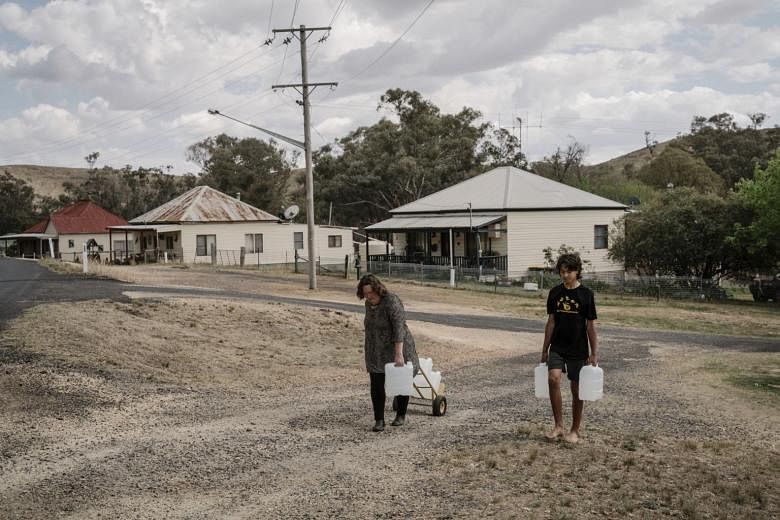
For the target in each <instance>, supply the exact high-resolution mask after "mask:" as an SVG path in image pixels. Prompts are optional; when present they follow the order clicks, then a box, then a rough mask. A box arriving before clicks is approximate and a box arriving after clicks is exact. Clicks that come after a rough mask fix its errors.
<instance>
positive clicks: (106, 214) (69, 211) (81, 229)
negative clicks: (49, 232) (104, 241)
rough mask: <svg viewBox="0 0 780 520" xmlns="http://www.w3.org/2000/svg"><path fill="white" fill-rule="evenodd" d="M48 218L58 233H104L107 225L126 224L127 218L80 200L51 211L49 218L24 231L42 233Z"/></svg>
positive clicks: (47, 223) (46, 225)
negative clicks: (54, 211)
mask: <svg viewBox="0 0 780 520" xmlns="http://www.w3.org/2000/svg"><path fill="white" fill-rule="evenodd" d="M49 220H51V221H52V222H53V223H54V228H55V229H56V230H57V233H58V234H60V235H63V234H79V233H105V232H106V228H107V227H108V226H121V225H123V224H127V220H125V219H124V218H122V217H120V216H119V215H114V214H113V213H111V212H110V211H106V210H104V209H103V208H101V207H100V206H98V205H97V204H94V203H93V202H91V201H88V200H80V201H78V202H76V203H75V204H71V205H70V206H66V207H64V208H62V209H61V210H59V211H57V212H56V213H52V215H51V217H50V218H47V219H44V220H42V221H40V222H38V223H37V224H35V225H34V226H32V227H31V228H29V229H26V230H25V231H24V232H25V233H43V232H44V231H46V228H47V227H48V225H49Z"/></svg>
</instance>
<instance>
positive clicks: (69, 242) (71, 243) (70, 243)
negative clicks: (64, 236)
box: [68, 240, 76, 249]
mask: <svg viewBox="0 0 780 520" xmlns="http://www.w3.org/2000/svg"><path fill="white" fill-rule="evenodd" d="M68 247H69V248H70V249H73V248H74V247H76V244H75V243H74V241H73V240H68Z"/></svg>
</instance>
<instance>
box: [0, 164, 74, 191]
mask: <svg viewBox="0 0 780 520" xmlns="http://www.w3.org/2000/svg"><path fill="white" fill-rule="evenodd" d="M0 172H7V173H9V174H10V175H12V176H13V177H16V178H17V179H21V180H23V181H24V182H26V183H27V184H29V185H30V186H31V187H32V189H33V190H34V191H35V194H36V195H40V196H46V197H52V198H55V199H56V198H57V197H59V196H60V195H61V194H63V193H65V188H63V186H62V184H63V183H65V182H71V183H73V184H76V185H79V184H81V183H83V182H84V181H86V180H87V178H88V177H89V170H88V169H87V168H62V167H59V166H36V165H31V164H11V165H7V166H0Z"/></svg>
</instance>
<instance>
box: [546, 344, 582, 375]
mask: <svg viewBox="0 0 780 520" xmlns="http://www.w3.org/2000/svg"><path fill="white" fill-rule="evenodd" d="M587 362H588V360H587V359H573V358H565V357H563V356H561V355H560V354H558V353H557V352H553V351H552V350H551V351H550V353H549V354H548V356H547V370H553V369H558V370H563V372H564V373H565V374H566V376H567V377H568V378H569V381H574V382H575V383H579V382H580V369H581V368H582V367H584V366H585V365H586V364H587Z"/></svg>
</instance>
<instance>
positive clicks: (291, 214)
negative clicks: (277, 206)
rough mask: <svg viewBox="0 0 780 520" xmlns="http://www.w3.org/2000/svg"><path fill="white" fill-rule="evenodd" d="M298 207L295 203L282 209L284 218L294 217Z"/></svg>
mask: <svg viewBox="0 0 780 520" xmlns="http://www.w3.org/2000/svg"><path fill="white" fill-rule="evenodd" d="M298 211H300V210H299V208H298V206H297V205H296V204H293V205H292V206H290V207H288V208H287V209H286V210H284V218H286V219H287V220H291V219H294V218H295V216H296V215H297V214H298Z"/></svg>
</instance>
